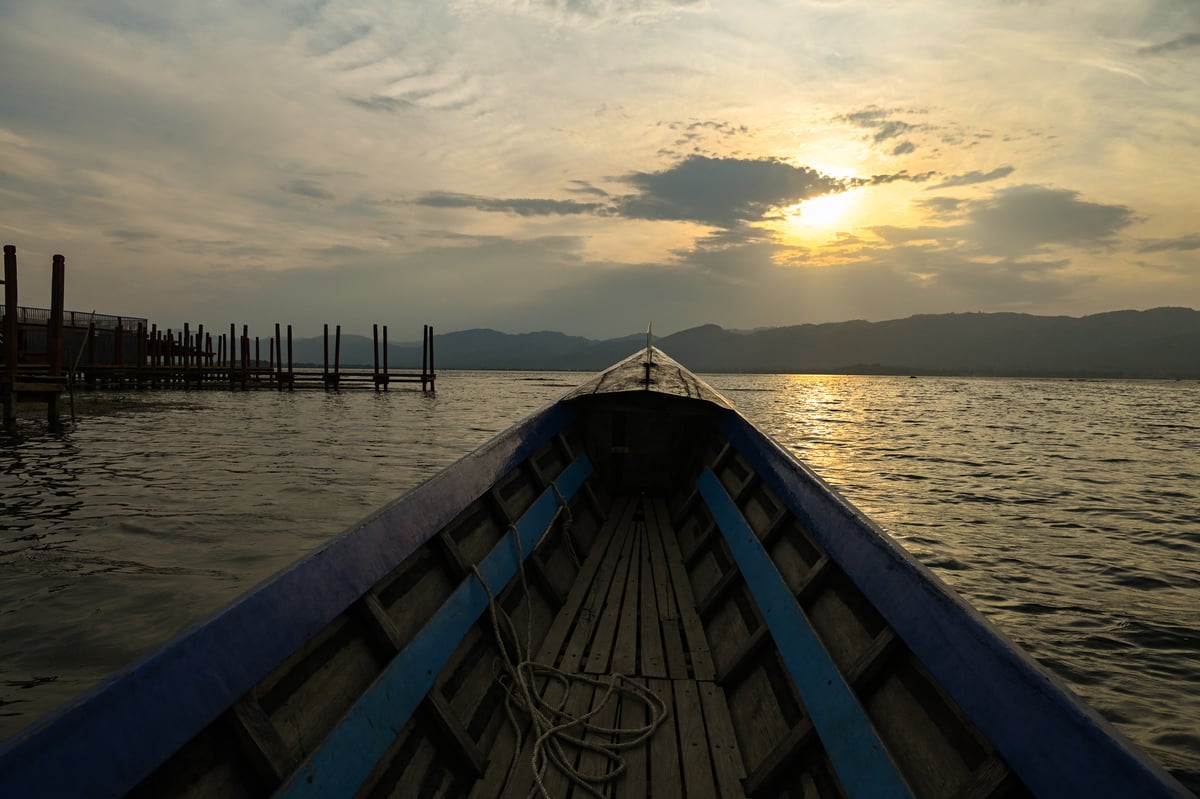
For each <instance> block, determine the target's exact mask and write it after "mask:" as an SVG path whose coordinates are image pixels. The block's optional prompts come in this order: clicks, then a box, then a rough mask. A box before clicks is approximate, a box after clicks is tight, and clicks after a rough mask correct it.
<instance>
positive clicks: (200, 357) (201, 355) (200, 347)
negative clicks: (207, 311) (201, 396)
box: [196, 325, 208, 388]
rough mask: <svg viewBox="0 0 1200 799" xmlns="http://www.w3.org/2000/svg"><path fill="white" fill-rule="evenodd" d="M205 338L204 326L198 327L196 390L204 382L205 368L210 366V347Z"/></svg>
mask: <svg viewBox="0 0 1200 799" xmlns="http://www.w3.org/2000/svg"><path fill="white" fill-rule="evenodd" d="M207 341H208V339H206V338H205V337H204V325H196V388H200V387H201V384H202V383H203V382H204V371H205V370H204V367H206V366H207V365H208V354H207V352H208V346H207Z"/></svg>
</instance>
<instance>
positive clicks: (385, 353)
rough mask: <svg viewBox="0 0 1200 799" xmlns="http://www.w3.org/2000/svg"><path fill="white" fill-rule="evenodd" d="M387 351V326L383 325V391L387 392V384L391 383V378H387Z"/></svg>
mask: <svg viewBox="0 0 1200 799" xmlns="http://www.w3.org/2000/svg"><path fill="white" fill-rule="evenodd" d="M387 350H388V347H387V325H384V326H383V390H384V391H387V390H388V383H390V382H391V378H390V377H389V376H388V363H387Z"/></svg>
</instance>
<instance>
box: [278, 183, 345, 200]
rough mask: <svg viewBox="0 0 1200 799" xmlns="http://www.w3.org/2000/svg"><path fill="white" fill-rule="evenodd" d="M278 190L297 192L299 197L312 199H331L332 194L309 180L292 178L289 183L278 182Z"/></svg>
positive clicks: (290, 192)
mask: <svg viewBox="0 0 1200 799" xmlns="http://www.w3.org/2000/svg"><path fill="white" fill-rule="evenodd" d="M279 190H280V191H285V192H287V193H288V194H299V195H300V196H301V197H311V198H313V199H314V200H332V199H333V195H332V194H330V193H329V192H328V191H326V190H325V189H323V188H321V187H320V186H318V185H317V184H316V183H314V182H313V181H311V180H303V179H301V180H293V181H291V182H290V183H280V184H279Z"/></svg>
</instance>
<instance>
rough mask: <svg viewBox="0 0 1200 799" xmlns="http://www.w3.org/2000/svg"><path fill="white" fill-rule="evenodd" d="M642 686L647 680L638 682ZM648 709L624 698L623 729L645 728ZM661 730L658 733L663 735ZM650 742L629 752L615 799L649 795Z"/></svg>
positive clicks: (639, 745) (615, 792)
mask: <svg viewBox="0 0 1200 799" xmlns="http://www.w3.org/2000/svg"><path fill="white" fill-rule="evenodd" d="M636 682H637V683H638V684H640V685H642V686H645V685H646V681H645V680H636ZM647 713H648V709H647V707H646V705H645V703H643V702H642V701H641V700H638V699H632V698H630V697H628V696H625V697H623V698H622V701H621V708H620V719H619V722H618V723H619V724H620V726H621V728H622V729H626V730H632V729H637V728H640V727H643V726H645V725H646V723H647V721H648V720H649V719H648V717H647ZM661 732H662V730H661V728H660V729H659V730H658V732H656V735H657V734H658V733H661ZM650 746H651V744H650V741H648V740H647V741H643V742H642V743H640V744H638V745H637V746H634V747H632V748H631V749H629V750H627V751H626V752H625V754H624V756H625V773H624V774H623V775H622V776H621V777H620V779H618V780H617V782H616V784H615V785H614V786H613V792H612V796H613V797H614V799H644V797H646V796H647V795H648V794H649V790H648V788H649V785H648V783H647V768H648V765H647V764H648V754H649V750H650Z"/></svg>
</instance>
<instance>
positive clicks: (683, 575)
mask: <svg viewBox="0 0 1200 799" xmlns="http://www.w3.org/2000/svg"><path fill="white" fill-rule="evenodd" d="M650 505H651V507H652V508H653V510H654V514H653V518H654V522H655V527H656V528H657V529H658V533H659V535H660V536H661V537H662V542H663V547H664V550H665V552H666V556H667V569H668V571H669V572H670V574H671V585H672V587H673V588H674V590H675V598H676V600H677V602H678V607H679V616H680V619H681V620H682V621H683V632H684V637H685V638H686V639H687V646H688V654H689V655H690V656H691V660H692V671H693V673H694V674H695V677H696V679H697V680H711V679H713V677H714V676H715V672H714V669H713V662H712V655H711V653H710V652H709V651H708V639H707V638H706V637H705V635H704V626H703V625H702V624H701V623H700V617H699V616H698V615H697V614H696V599H695V597H694V596H693V595H692V585H691V583H690V582H688V578H687V570H686V569H685V568H684V565H683V556H682V555H681V554H680V553H679V543H678V542H677V541H676V540H675V532H674V530H672V529H671V525H670V523H669V522H668V520H667V518H666V516H667V507H666V503H665V502H664V501H663V500H661V499H656V500H652V501H651V502H650ZM650 518H651V515H650V514H649V513H647V520H649V519H650Z"/></svg>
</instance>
